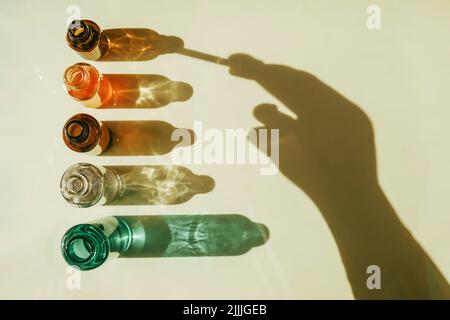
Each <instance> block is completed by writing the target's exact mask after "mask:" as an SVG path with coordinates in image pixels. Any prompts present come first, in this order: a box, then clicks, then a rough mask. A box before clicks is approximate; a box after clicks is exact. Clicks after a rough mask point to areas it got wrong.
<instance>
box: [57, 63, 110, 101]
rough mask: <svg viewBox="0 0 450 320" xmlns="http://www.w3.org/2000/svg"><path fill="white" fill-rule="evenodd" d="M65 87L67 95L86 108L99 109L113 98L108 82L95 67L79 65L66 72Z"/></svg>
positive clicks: (84, 64) (69, 68)
mask: <svg viewBox="0 0 450 320" xmlns="http://www.w3.org/2000/svg"><path fill="white" fill-rule="evenodd" d="M64 86H65V88H66V91H67V93H68V94H69V95H70V96H71V97H72V98H73V99H75V100H77V101H80V102H81V104H83V105H84V106H85V107H88V108H99V107H101V106H102V104H103V103H104V102H105V101H107V100H108V99H109V98H110V97H111V93H112V89H111V85H110V84H109V82H108V80H107V79H105V78H104V77H103V75H102V74H101V73H100V72H99V71H98V70H97V69H96V68H94V67H93V66H91V65H90V64H87V63H77V64H74V65H72V66H70V67H68V68H67V69H66V71H65V72H64Z"/></svg>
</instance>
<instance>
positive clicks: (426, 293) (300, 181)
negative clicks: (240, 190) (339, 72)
mask: <svg viewBox="0 0 450 320" xmlns="http://www.w3.org/2000/svg"><path fill="white" fill-rule="evenodd" d="M228 64H229V66H230V73H231V74H232V75H236V76H240V77H243V78H246V79H251V80H255V81H256V82H257V83H258V84H259V85H261V86H262V87H263V88H264V89H265V90H267V91H268V92H269V93H270V94H272V95H273V96H274V97H276V98H277V99H278V100H279V101H280V102H281V103H283V104H284V105H285V106H286V107H287V108H289V109H290V110H291V111H292V112H294V113H295V115H296V116H297V119H294V118H292V117H290V116H288V115H286V114H284V113H281V112H279V111H278V110H277V107H276V106H275V105H270V104H264V105H259V106H257V107H256V108H255V110H254V115H255V117H256V118H257V119H258V120H259V121H261V122H262V123H263V124H264V126H265V128H268V129H272V128H278V129H279V130H280V132H279V134H280V140H279V150H280V155H279V169H280V171H281V172H282V173H283V174H284V175H285V176H286V177H287V178H288V179H289V180H291V181H292V182H293V183H294V184H296V185H297V186H298V187H299V188H301V189H302V190H303V191H304V192H305V193H306V194H307V195H308V196H309V197H310V198H311V200H312V201H313V202H314V203H315V204H316V206H317V207H318V208H319V210H320V211H321V213H322V215H323V217H324V219H325V220H326V222H327V224H328V226H329V228H330V229H331V232H332V234H333V236H334V238H335V241H336V243H337V246H338V248H339V251H340V255H341V258H342V260H343V263H344V266H345V269H346V272H347V276H348V279H349V281H350V284H351V286H352V290H353V293H354V295H355V297H356V298H358V299H405V298H406V299H407V298H413V299H418V298H428V299H429V298H449V297H450V288H449V285H448V283H447V281H446V279H445V278H444V276H443V275H442V274H441V273H440V271H439V270H438V268H437V267H436V266H435V265H434V263H433V262H432V260H431V259H430V258H429V257H428V255H427V254H426V252H425V251H424V250H423V249H422V248H421V247H420V245H419V244H418V243H417V242H416V240H415V239H414V238H413V236H412V235H411V234H410V233H409V231H408V230H407V229H406V228H405V227H404V226H403V224H402V223H401V221H400V220H399V218H398V217H397V215H396V213H395V211H394V209H393V208H392V206H391V205H390V203H389V201H388V200H387V198H386V197H385V195H384V193H383V191H382V189H381V187H380V185H379V181H378V177H377V165H376V154H375V143H374V130H373V126H372V123H371V121H370V119H369V117H368V116H367V115H366V114H365V113H364V112H363V111H362V110H361V109H360V108H359V107H358V106H356V105H355V104H354V103H352V102H351V101H349V100H347V99H346V98H344V97H343V96H342V95H340V94H339V93H338V92H336V91H335V90H333V89H332V88H330V87H329V86H327V85H326V84H325V83H323V82H322V81H320V80H319V79H318V78H316V77H315V76H313V75H312V74H309V73H307V72H304V71H300V70H296V69H293V68H290V67H287V66H283V65H270V64H264V63H263V62H261V61H259V60H256V59H254V58H252V57H250V56H248V55H244V54H236V55H233V56H231V57H230V58H229V59H228ZM265 150H271V148H270V146H269V148H268V149H265ZM371 265H376V266H378V267H379V268H380V269H379V270H380V272H381V279H382V280H381V281H382V286H381V289H380V290H377V289H373V290H371V289H369V287H370V286H371V285H375V288H376V287H377V283H376V279H375V278H373V277H372V278H370V276H371V275H370V273H368V270H369V269H368V268H369V266H371ZM374 279H375V280H374ZM372 280H373V281H374V283H372V282H371V281H372Z"/></svg>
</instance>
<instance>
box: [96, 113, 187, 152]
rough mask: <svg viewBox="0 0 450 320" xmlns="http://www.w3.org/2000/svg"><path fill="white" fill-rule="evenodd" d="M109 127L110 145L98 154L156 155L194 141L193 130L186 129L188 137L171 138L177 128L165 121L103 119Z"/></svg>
mask: <svg viewBox="0 0 450 320" xmlns="http://www.w3.org/2000/svg"><path fill="white" fill-rule="evenodd" d="M103 124H104V125H106V127H107V128H108V129H109V133H110V145H109V147H108V149H107V150H106V151H104V152H103V153H102V154H100V156H156V155H164V154H167V153H169V152H171V151H172V150H173V149H174V148H175V147H187V146H189V145H191V144H192V143H193V142H194V141H195V134H194V131H192V130H190V129H183V130H186V133H187V134H189V135H190V139H182V138H181V139H182V141H179V140H177V141H174V140H172V133H174V132H175V130H177V128H175V127H174V126H172V125H171V124H170V123H167V122H165V121H153V120H138V121H103Z"/></svg>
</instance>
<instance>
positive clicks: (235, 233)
mask: <svg viewBox="0 0 450 320" xmlns="http://www.w3.org/2000/svg"><path fill="white" fill-rule="evenodd" d="M268 238H269V229H268V228H267V227H266V226H265V225H263V224H260V223H255V222H252V221H251V220H249V219H248V218H247V217H244V216H242V215H237V214H224V215H165V216H157V215H155V216H113V217H105V218H102V219H99V220H96V221H92V222H90V223H87V224H79V225H76V226H74V227H72V228H71V229H69V230H68V231H67V232H66V233H65V235H64V237H63V239H62V242H61V249H62V254H63V257H64V259H65V260H66V262H67V263H68V264H69V265H72V266H76V267H78V268H80V269H81V270H90V269H95V268H97V267H99V266H100V265H102V264H103V263H104V262H105V261H106V260H108V259H109V258H112V257H119V258H138V257H140V258H142V257H200V256H236V255H241V254H244V253H246V252H248V251H249V250H250V249H251V248H253V247H256V246H260V245H262V244H264V243H265V242H266V241H267V240H268Z"/></svg>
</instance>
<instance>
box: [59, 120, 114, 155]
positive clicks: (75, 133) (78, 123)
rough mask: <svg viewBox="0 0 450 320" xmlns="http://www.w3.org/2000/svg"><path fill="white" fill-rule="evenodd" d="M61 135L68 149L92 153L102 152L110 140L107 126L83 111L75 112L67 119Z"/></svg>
mask: <svg viewBox="0 0 450 320" xmlns="http://www.w3.org/2000/svg"><path fill="white" fill-rule="evenodd" d="M62 135H63V140H64V143H65V144H66V146H68V147H69V148H70V149H72V150H73V151H76V152H83V153H86V154H92V155H99V154H101V153H102V152H104V151H105V150H106V149H108V147H109V145H110V142H111V141H110V140H111V137H110V133H109V130H108V128H107V126H105V125H103V124H102V123H101V122H100V121H97V120H96V119H95V118H94V117H92V116H90V115H88V114H85V113H79V114H76V115H74V116H73V117H71V118H70V119H69V120H67V122H66V123H65V124H64V128H63V132H62Z"/></svg>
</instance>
